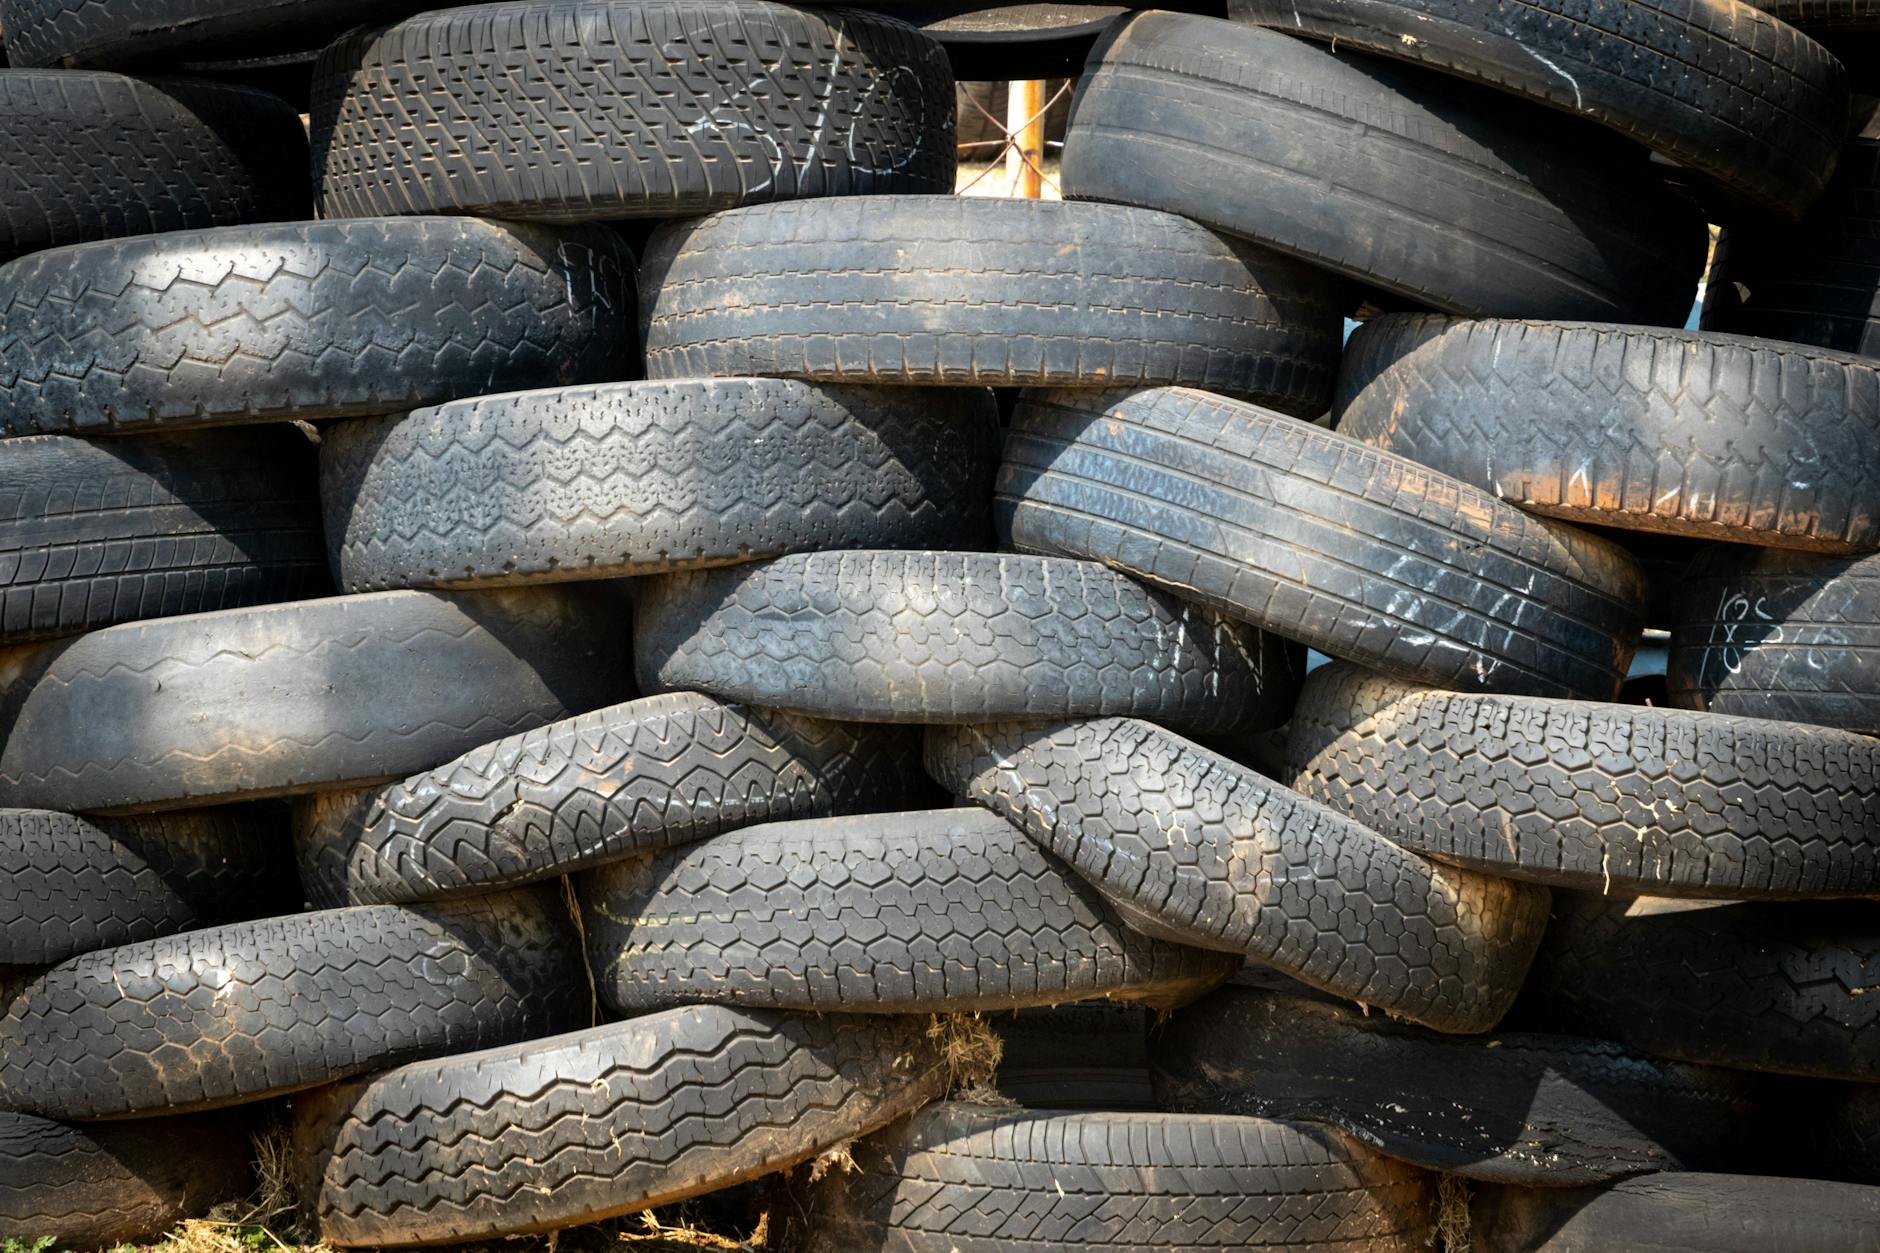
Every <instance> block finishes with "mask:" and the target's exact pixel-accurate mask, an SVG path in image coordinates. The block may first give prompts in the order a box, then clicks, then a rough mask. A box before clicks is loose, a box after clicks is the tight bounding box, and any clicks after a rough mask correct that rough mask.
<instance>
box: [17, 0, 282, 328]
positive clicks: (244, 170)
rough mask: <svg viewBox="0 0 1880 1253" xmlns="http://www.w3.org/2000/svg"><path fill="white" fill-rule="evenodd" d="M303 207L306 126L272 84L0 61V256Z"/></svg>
mask: <svg viewBox="0 0 1880 1253" xmlns="http://www.w3.org/2000/svg"><path fill="white" fill-rule="evenodd" d="M10 16H11V15H10V14H8V17H9V18H10ZM311 212H312V204H311V192H310V191H309V190H308V185H307V137H306V132H305V131H303V130H301V127H300V118H299V117H298V116H296V115H295V114H294V112H293V111H292V110H291V109H289V108H288V107H287V106H286V105H285V104H283V103H281V102H280V101H279V100H277V99H275V98H274V97H273V96H270V95H266V94H264V93H262V92H258V91H250V90H248V89H247V88H245V87H224V86H220V85H217V84H214V83H204V82H195V81H191V80H188V79H135V78H125V77H124V76H123V75H121V74H95V73H85V72H79V71H72V70H62V71H48V70H7V69H0V261H7V260H10V259H12V258H14V257H18V256H21V255H22V254H25V253H29V252H36V251H38V250H40V249H42V248H58V247H62V246H64V245H66V244H77V243H82V242H84V241H86V240H93V239H116V238H119V237H121V236H125V235H150V234H155V233H157V232H160V231H184V230H194V229H197V228H200V227H210V226H233V225H235V224H237V223H240V222H278V221H282V220H284V219H292V218H304V217H307V216H309V214H310V213H311ZM6 321H7V319H5V318H0V326H4V325H5V323H6Z"/></svg>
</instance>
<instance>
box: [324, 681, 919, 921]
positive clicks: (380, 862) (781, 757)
mask: <svg viewBox="0 0 1880 1253" xmlns="http://www.w3.org/2000/svg"><path fill="white" fill-rule="evenodd" d="M932 795H933V793H932V788H931V785H930V784H928V782H927V778H926V776H925V775H924V774H923V773H922V772H921V768H920V738H919V732H918V731H917V730H916V729H914V728H901V727H861V726H857V725H853V724H850V723H841V722H823V721H820V720H817V719H813V718H801V717H798V716H796V715H795V714H787V713H780V712H777V711H775V710H764V709H755V708H750V707H747V706H743V705H724V704H720V703H719V702H717V701H715V700H713V699H712V698H711V697H709V696H699V695H697V694H695V693H692V692H674V693H671V694H670V695H666V696H648V697H646V698H644V699H643V700H636V701H630V702H628V703H627V704H624V705H613V706H610V707H608V708H606V709H597V710H595V711H594V712H593V713H590V714H583V715H581V716H580V717H578V718H569V719H565V720H563V721H561V722H553V723H550V724H549V725H548V726H545V727H538V728H536V729H535V730H533V731H525V732H523V733H522V734H521V735H512V736H510V737H509V738H507V739H502V740H497V741H496V742H495V743H493V744H484V745H481V746H479V747H477V748H473V749H471V750H470V751H469V752H468V753H465V754H464V755H463V756H461V757H459V758H457V759H456V760H455V761H452V762H448V763H446V764H445V765H442V766H439V767H438V768H437V769H436V770H430V771H426V772H425V773H423V774H416V775H413V776H411V777H410V778H408V779H404V780H402V781H400V782H397V783H391V784H388V785H386V786H385V787H382V788H374V789H362V790H358V791H350V792H348V791H332V792H320V793H318V794H317V795H314V796H310V797H308V798H306V799H305V800H304V801H302V802H301V803H300V807H299V810H298V812H297V813H296V815H295V842H296V845H297V847H298V851H299V854H300V865H301V878H302V880H303V881H304V882H305V883H306V885H307V893H308V896H309V898H310V899H311V900H312V901H313V902H314V903H315V904H316V905H320V906H329V905H346V904H355V905H371V904H380V903H394V902H398V901H411V900H423V899H425V898H428V897H436V896H455V895H460V894H462V893H465V892H475V891H480V890H483V889H487V888H492V887H501V886H504V885H507V884H517V883H529V882H533V881H535V880H538V879H545V878H551V877H553V876H556V875H562V874H567V873H570V872H572V871H575V870H580V869H583V868H585V867H588V866H593V865H598V864H600V863H602V862H606V861H612V860H616V859H619V858H623V857H633V856H637V855H639V854H642V853H649V852H655V851H659V850H662V849H666V848H671V847H673V846H676V845H679V844H689V843H692V842H693V841H696V840H702V839H707V838H709V837H711V836H714V835H717V834H720V833H721V832H724V831H730V830H733V829H735V828H737V827H743V826H750V825H752V824H754V823H760V822H776V821H780V820H782V819H787V818H816V817H827V816H829V815H833V814H846V813H859V812H869V811H879V810H884V809H906V808H910V807H913V806H915V805H917V804H919V803H921V802H924V801H926V800H928V799H930V798H931V796H932Z"/></svg>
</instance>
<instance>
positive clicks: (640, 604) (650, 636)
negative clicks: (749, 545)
mask: <svg viewBox="0 0 1880 1253" xmlns="http://www.w3.org/2000/svg"><path fill="white" fill-rule="evenodd" d="M634 610H635V616H634V641H635V647H636V649H637V654H636V661H637V664H638V666H639V674H640V682H641V686H642V687H643V688H645V689H646V690H649V691H660V690H669V689H673V688H696V689H698V690H699V691H703V692H709V693H711V694H712V695H714V696H717V697H719V698H721V699H723V700H734V701H748V702H749V703H751V704H755V705H766V706H773V707H776V708H781V709H789V710H793V711H795V712H798V713H803V714H808V715H810V716H812V717H825V718H847V719H853V720H856V721H861V722H988V721H993V720H996V719H999V718H1066V717H1071V718H1074V717H1089V716H1097V715H1101V714H1130V715H1137V716H1141V717H1146V718H1153V719H1155V720H1156V721H1158V722H1166V723H1168V724H1170V725H1171V726H1179V727H1183V728H1186V729H1190V730H1194V731H1198V732H1224V731H1229V730H1235V729H1241V730H1253V729H1258V728H1261V727H1269V726H1273V725H1275V724H1276V723H1278V722H1280V721H1283V720H1284V719H1285V717H1286V713H1287V711H1288V710H1289V709H1290V708H1291V707H1292V698H1293V693H1294V692H1295V691H1296V690H1297V686H1298V681H1299V673H1300V663H1299V657H1298V654H1297V652H1296V650H1294V649H1293V648H1292V647H1291V646H1290V645H1288V644H1286V643H1285V642H1284V641H1281V640H1278V639H1276V638H1274V637H1272V636H1268V635H1264V634H1262V633H1260V632H1258V631H1255V630H1253V629H1251V628H1249V627H1244V626H1241V625H1240V624H1238V623H1235V622H1231V621H1228V620H1227V619H1225V618H1223V617H1221V616H1219V615H1217V614H1215V613H1214V612H1213V611H1211V610H1207V609H1200V608H1195V607H1193V606H1189V605H1184V604H1183V603H1182V602H1181V601H1179V600H1177V599H1175V598H1174V597H1172V596H1169V595H1166V594H1164V593H1162V592H1158V591H1154V590H1151V589H1148V588H1144V587H1142V586H1141V585H1139V584H1137V583H1135V582H1133V581H1132V580H1130V579H1128V578H1126V577H1124V576H1123V575H1121V574H1116V573H1113V572H1112V571H1109V570H1106V569H1104V568H1103V567H1102V566H1099V565H1096V564H1095V563H1093V562H1086V561H1064V560H1059V559H1056V558H1046V557H1025V556H1013V555H1009V554H994V553H935V552H916V553H900V552H852V553H810V554H800V555H797V556H792V557H782V558H779V559H778V560H776V561H769V562H764V563H762V564H758V565H749V566H737V567H732V568H730V569H720V570H706V571H699V572H695V573H689V574H673V575H659V576H655V577H654V578H650V579H646V580H644V581H642V582H641V583H640V584H639V590H638V592H637V595H636V597H635V603H634Z"/></svg>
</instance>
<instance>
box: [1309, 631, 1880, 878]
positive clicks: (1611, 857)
mask: <svg viewBox="0 0 1880 1253" xmlns="http://www.w3.org/2000/svg"><path fill="white" fill-rule="evenodd" d="M1288 727H1289V742H1288V745H1287V767H1288V771H1287V774H1286V776H1285V777H1286V778H1288V779H1289V780H1290V781H1291V783H1292V785H1293V786H1294V787H1295V788H1298V789H1299V790H1300V791H1301V792H1303V793H1305V794H1306V795H1307V796H1310V797H1312V798H1313V799H1315V800H1318V801H1321V802H1323V803H1325V804H1327V805H1330V806H1331V807H1332V808H1333V809H1336V810H1338V811H1340V812H1341V813H1346V814H1349V815H1350V816H1351V817H1352V818H1353V819H1355V820H1356V821H1358V822H1361V823H1363V824H1365V825H1366V826H1368V827H1370V828H1372V829H1373V830H1375V831H1377V832H1378V833H1379V834H1381V835H1383V836H1384V837H1385V838H1386V839H1388V840H1390V841H1392V842H1393V843H1396V844H1398V845H1401V846H1402V847H1404V848H1409V849H1415V850H1417V851H1418V852H1420V853H1423V854H1424V855H1426V856H1429V857H1435V858H1440V859H1442V860H1444V861H1448V862H1454V863H1455V864H1457V865H1461V866H1468V867H1471V868H1473V869H1476V870H1480V871H1483V872H1486V873H1488V874H1497V875H1506V876H1508V877H1509V878H1514V879H1523V880H1527V881H1529V882H1533V883H1544V884H1548V885H1550V886H1553V887H1562V888H1577V889H1580V890H1583V891H1588V892H1617V893H1619V894H1620V895H1622V896H1629V895H1633V894H1637V893H1641V892H1642V893H1647V894H1650V895H1655V896H1684V897H1699V898H1703V899H1708V900H1749V899H1755V898H1758V897H1776V898H1781V897H1798V898H1807V899H1814V898H1818V897H1824V896H1880V741H1877V740H1873V739H1870V738H1868V737H1867V736H1863V735H1853V734H1849V733H1848V732H1845V731H1831V730H1821V729H1817V728H1814V727H1804V726H1796V725H1794V724H1792V723H1784V722H1767V721H1764V720H1762V719H1757V718H1730V717H1725V716H1723V715H1721V714H1703V713H1691V712H1687V711H1685V710H1679V709H1662V708H1660V709H1652V708H1646V707H1644V706H1639V705H1609V704H1603V703H1596V702H1592V701H1562V700H1550V699H1548V698H1546V697H1537V696H1460V695H1456V694H1453V693H1449V692H1439V691H1432V690H1430V689H1428V688H1420V687H1415V686H1412V685H1409V684H1404V683H1398V682H1396V681H1395V680H1392V679H1387V678H1384V677H1382V676H1380V675H1375V674H1369V673H1366V672H1365V671H1363V670H1359V669H1357V668H1356V667H1353V666H1347V665H1344V664H1342V663H1340V664H1338V665H1331V666H1324V667H1321V668H1320V669H1318V670H1316V671H1314V672H1313V673H1312V676H1311V677H1310V678H1308V679H1307V680H1306V683H1305V687H1304V689H1303V690H1302V691H1301V692H1300V696H1299V704H1298V706H1297V707H1296V708H1295V709H1294V711H1293V717H1292V721H1291V722H1290V723H1289V724H1288Z"/></svg>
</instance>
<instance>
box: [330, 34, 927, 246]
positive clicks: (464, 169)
mask: <svg viewBox="0 0 1880 1253" xmlns="http://www.w3.org/2000/svg"><path fill="white" fill-rule="evenodd" d="M310 113H311V117H312V135H313V169H314V178H315V182H316V185H317V191H318V196H319V202H320V210H321V213H322V214H323V215H324V216H326V217H370V216H372V215H374V214H381V213H472V214H479V215H483V216H488V217H500V218H520V219H525V220H529V219H532V220H537V221H551V222H552V221H612V220H616V219H622V218H674V217H692V216H697V215H699V214H705V213H711V212H715V211H717V210H721V209H730V208H734V207H736V206H738V205H744V204H756V203H761V202H763V201H769V200H785V199H797V198H803V197H811V196H851V195H885V194H892V193H895V192H915V193H930V194H940V195H950V194H951V193H952V191H953V181H954V171H955V163H956V157H955V151H954V144H953V132H954V111H953V71H952V70H951V68H949V67H948V65H947V57H946V51H945V50H944V49H943V48H941V46H940V45H939V44H938V43H936V42H934V41H933V40H932V39H929V38H928V37H927V36H925V35H923V34H921V33H920V32H919V31H917V30H915V29H914V28H913V27H911V26H908V25H906V24H904V23H902V22H898V21H895V20H893V19H891V18H887V17H882V16H880V15H877V14H871V13H862V12H853V11H848V10H842V9H835V10H825V11H820V12H817V11H807V12H806V11H803V10H799V9H792V8H786V7H785V6H783V5H779V4H769V3H763V2H762V0H640V2H637V3H627V2H623V0H524V2H520V3H516V2H511V3H501V4H484V5H477V6H474V7H471V8H462V9H447V10H443V11H439V12H433V13H424V14H420V15H419V16H417V17H414V18H411V19H410V20H408V21H404V22H401V23H399V24H398V25H396V26H392V27H389V28H383V29H378V30H359V31H355V32H353V33H352V34H350V35H347V36H345V37H344V38H342V39H340V40H338V41H336V42H335V43H332V44H330V45H328V46H327V48H326V50H325V51H323V52H322V53H321V54H320V59H319V62H318V63H317V65H316V66H315V68H314V79H313V101H312V105H311V108H310Z"/></svg>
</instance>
